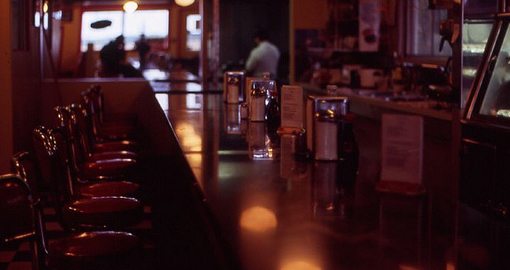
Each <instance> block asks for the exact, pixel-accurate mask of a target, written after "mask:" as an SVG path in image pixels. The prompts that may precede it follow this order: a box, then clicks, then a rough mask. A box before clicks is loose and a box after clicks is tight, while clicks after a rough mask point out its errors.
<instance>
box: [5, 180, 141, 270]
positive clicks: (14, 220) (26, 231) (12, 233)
mask: <svg viewBox="0 0 510 270" xmlns="http://www.w3.org/2000/svg"><path fill="white" fill-rule="evenodd" d="M32 188H33V186H32V185H28V183H27V181H26V179H23V178H21V177H20V176H18V175H13V174H9V175H2V176H0V213H2V219H0V240H3V241H4V242H12V241H19V240H24V239H29V240H30V241H31V243H32V245H31V250H32V255H33V260H32V262H33V267H32V269H62V270H63V269H65V270H82V269H83V270H92V269H136V268H137V266H136V265H137V263H136V262H135V261H134V260H135V259H136V257H137V256H136V255H137V252H138V249H139V248H140V246H141V244H140V240H139V238H138V237H137V236H135V235H133V234H130V233H127V232H116V231H89V232H81V233H77V234H76V233H75V234H69V235H67V236H65V237H62V238H58V239H52V240H51V241H48V240H47V239H46V227H45V223H44V219H43V214H42V207H41V202H40V198H39V197H38V196H37V195H36V193H33V192H32Z"/></svg>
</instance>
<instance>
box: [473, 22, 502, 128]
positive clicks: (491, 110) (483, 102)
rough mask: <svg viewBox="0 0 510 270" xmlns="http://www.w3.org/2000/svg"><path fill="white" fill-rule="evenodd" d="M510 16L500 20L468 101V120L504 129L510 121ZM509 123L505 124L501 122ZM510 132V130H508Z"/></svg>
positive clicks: (495, 27) (490, 38) (492, 34)
mask: <svg viewBox="0 0 510 270" xmlns="http://www.w3.org/2000/svg"><path fill="white" fill-rule="evenodd" d="M509 23H510V15H508V14H504V15H500V16H498V17H497V19H496V21H495V23H494V26H493V29H492V32H491V36H490V37H489V42H488V45H487V46H488V47H487V50H486V52H485V55H484V58H483V60H482V62H481V65H480V67H479V69H478V73H479V74H478V76H477V77H476V79H475V81H474V85H473V87H472V89H473V91H472V93H471V95H470V97H469V100H468V105H467V106H468V107H467V110H466V112H467V113H466V119H468V120H477V121H482V122H484V123H487V124H496V125H498V126H499V125H504V126H506V125H507V123H502V122H501V121H505V122H506V121H509V120H510V28H509ZM501 119H505V120H501ZM508 128H509V129H510V126H508Z"/></svg>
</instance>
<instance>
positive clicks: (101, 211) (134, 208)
mask: <svg viewBox="0 0 510 270" xmlns="http://www.w3.org/2000/svg"><path fill="white" fill-rule="evenodd" d="M58 141H59V139H58V136H55V134H54V133H53V130H51V129H47V128H44V127H39V128H36V129H35V130H34V148H35V155H36V158H37V161H38V165H39V168H40V172H41V176H42V177H41V178H42V179H43V181H44V183H46V185H48V187H49V188H50V190H51V191H52V195H53V196H52V199H53V203H54V207H55V210H56V212H57V215H58V216H59V219H60V222H61V223H62V225H63V226H64V227H65V228H68V229H78V230H90V229H94V228H95V229H110V228H124V227H128V226H131V225H134V224H137V223H138V222H140V221H141V220H142V217H143V206H142V204H141V203H140V202H139V201H138V200H137V199H134V198H130V197H121V196H103V197H94V196H93V195H94V194H93V195H92V196H91V197H90V198H80V197H79V191H77V190H76V189H75V187H76V186H75V185H74V183H73V180H72V177H69V176H70V173H71V172H70V170H69V169H68V167H67V166H66V164H65V162H66V159H65V158H63V157H62V156H64V154H63V153H62V151H59V143H58ZM60 155H62V156H60ZM59 156H60V157H59ZM62 163H64V164H62ZM29 181H30V180H29ZM93 189H94V188H89V189H88V190H89V192H90V191H91V190H93Z"/></svg>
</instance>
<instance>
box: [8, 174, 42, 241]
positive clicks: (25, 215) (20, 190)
mask: <svg viewBox="0 0 510 270" xmlns="http://www.w3.org/2000/svg"><path fill="white" fill-rule="evenodd" d="M33 215H34V212H33V204H32V196H31V193H30V188H29V187H28V185H27V183H25V181H24V180H23V179H22V178H21V177H20V176H19V175H15V174H5V175H0V239H1V240H2V241H4V242H9V241H13V240H16V239H23V238H26V237H29V236H33V235H35V226H34V222H33Z"/></svg>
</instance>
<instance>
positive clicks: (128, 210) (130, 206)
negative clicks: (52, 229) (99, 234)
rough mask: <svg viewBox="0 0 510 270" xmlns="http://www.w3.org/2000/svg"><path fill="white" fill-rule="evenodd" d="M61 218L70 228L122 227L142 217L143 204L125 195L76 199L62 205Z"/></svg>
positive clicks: (132, 223)
mask: <svg viewBox="0 0 510 270" xmlns="http://www.w3.org/2000/svg"><path fill="white" fill-rule="evenodd" d="M62 218H63V221H64V223H65V224H66V225H67V226H69V227H71V228H123V227H128V226H131V225H134V224H136V223H138V222H139V221H140V220H141V219H142V218H143V206H142V204H141V203H140V202H139V201H138V200H136V199H133V198H127V197H113V196H111V197H93V198H86V199H78V200H75V201H72V202H70V203H68V204H66V205H64V206H63V207H62Z"/></svg>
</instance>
